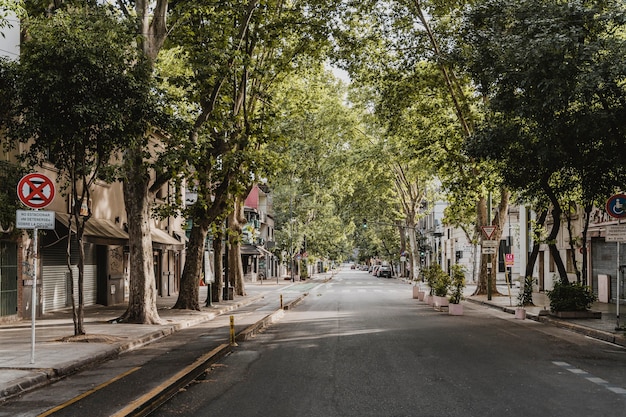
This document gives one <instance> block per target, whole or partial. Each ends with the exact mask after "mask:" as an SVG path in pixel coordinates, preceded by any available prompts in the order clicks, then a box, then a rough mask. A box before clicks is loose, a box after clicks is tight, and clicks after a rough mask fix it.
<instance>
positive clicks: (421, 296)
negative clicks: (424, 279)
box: [417, 291, 426, 301]
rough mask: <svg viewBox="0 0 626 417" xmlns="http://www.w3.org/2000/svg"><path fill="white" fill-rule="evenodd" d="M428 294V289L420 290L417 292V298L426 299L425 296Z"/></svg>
mask: <svg viewBox="0 0 626 417" xmlns="http://www.w3.org/2000/svg"><path fill="white" fill-rule="evenodd" d="M425 296H426V291H418V292H417V299H418V300H420V301H424V297H425Z"/></svg>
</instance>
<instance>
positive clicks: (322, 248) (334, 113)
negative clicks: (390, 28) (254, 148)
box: [268, 61, 370, 261]
mask: <svg viewBox="0 0 626 417" xmlns="http://www.w3.org/2000/svg"><path fill="white" fill-rule="evenodd" d="M307 67H308V68H307V69H306V70H302V71H300V72H298V73H296V74H294V75H293V76H290V77H288V78H287V79H286V80H285V82H284V83H282V84H281V88H280V89H279V90H277V95H276V100H275V103H274V104H275V110H276V112H277V117H276V119H275V123H274V124H273V127H272V129H271V130H272V132H274V133H273V134H274V135H275V136H276V137H277V138H278V140H276V141H273V142H272V143H271V144H268V148H270V149H271V151H272V152H273V153H275V154H277V155H281V158H280V160H278V161H277V166H276V169H275V171H274V172H273V173H272V174H271V175H270V176H269V177H268V183H269V185H270V187H271V189H272V193H273V195H274V198H273V201H274V210H275V221H276V241H277V246H278V247H280V248H281V249H283V250H284V251H285V252H286V253H287V255H288V259H287V261H289V260H290V259H291V258H292V256H294V255H295V254H296V253H299V252H300V251H301V250H302V249H303V248H304V240H305V238H306V251H307V253H308V254H309V256H310V257H312V258H318V259H347V258H348V257H349V256H350V250H351V241H350V236H351V234H352V232H353V231H354V230H355V225H354V223H353V222H352V219H351V216H350V214H351V213H350V212H351V209H352V208H351V206H350V204H352V203H356V202H359V201H362V200H363V199H364V198H367V195H366V194H365V193H363V194H361V195H355V186H354V184H355V181H356V180H357V178H360V177H361V176H362V175H363V173H362V170H361V169H360V168H363V167H358V166H354V165H353V164H352V163H351V162H350V159H349V158H350V156H351V154H352V152H353V151H354V148H353V146H354V138H355V137H356V136H358V135H359V134H358V133H357V131H356V130H355V127H357V126H358V117H356V115H355V112H354V111H353V109H351V108H349V107H348V106H347V104H346V102H345V97H346V87H345V86H344V85H342V84H341V83H339V82H338V81H337V80H336V79H335V78H334V77H333V76H332V74H331V73H330V72H328V71H327V70H325V69H324V67H323V64H322V63H319V62H317V63H316V62H313V61H311V62H310V64H309V65H308V66H307ZM363 171H366V170H363ZM366 192H367V193H370V191H369V190H368V191H366ZM360 223H361V221H359V227H361V224H360Z"/></svg>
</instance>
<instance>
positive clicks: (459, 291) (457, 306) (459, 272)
mask: <svg viewBox="0 0 626 417" xmlns="http://www.w3.org/2000/svg"><path fill="white" fill-rule="evenodd" d="M463 288H465V268H464V267H463V266H462V265H459V264H454V265H452V280H451V283H450V298H449V299H448V300H449V301H450V305H449V306H448V314H450V315H452V316H462V315H463V304H461V299H462V298H463Z"/></svg>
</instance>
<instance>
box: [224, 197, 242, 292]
mask: <svg viewBox="0 0 626 417" xmlns="http://www.w3.org/2000/svg"><path fill="white" fill-rule="evenodd" d="M243 205H244V202H243V198H241V197H235V201H234V210H233V211H232V213H231V214H230V215H229V217H228V229H229V233H228V241H229V242H230V245H229V246H228V249H227V250H228V251H229V253H228V266H229V268H228V271H229V276H228V278H229V282H231V283H232V285H233V286H234V289H235V294H237V295H246V290H245V286H244V281H243V263H242V261H241V232H242V229H243V224H244V222H245V221H246V218H245V217H244V211H243Z"/></svg>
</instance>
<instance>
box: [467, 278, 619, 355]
mask: <svg viewBox="0 0 626 417" xmlns="http://www.w3.org/2000/svg"><path fill="white" fill-rule="evenodd" d="M475 289H476V286H475V285H468V286H467V287H466V288H465V291H464V298H465V300H466V301H468V302H472V303H478V304H483V305H487V306H490V307H493V308H498V309H501V310H502V311H504V312H506V313H511V314H515V309H516V308H517V293H518V289H517V288H515V287H514V286H513V287H511V288H509V287H508V286H506V285H498V286H497V289H498V293H499V294H492V297H491V300H488V299H487V296H486V295H479V296H474V295H472V294H473V293H474V290H475ZM509 294H510V295H509ZM533 303H534V306H526V307H524V308H525V309H526V318H527V319H530V320H535V321H539V322H543V323H547V324H551V325H553V326H556V327H561V328H566V329H569V330H572V331H575V332H578V333H582V334H585V335H587V336H590V337H593V338H596V339H600V340H604V341H607V342H611V343H615V344H618V345H621V346H625V347H626V336H625V335H626V332H625V331H624V330H616V327H617V306H616V305H615V304H607V303H594V304H593V305H592V306H591V310H593V311H599V312H600V313H601V314H602V316H601V318H599V319H594V318H585V319H559V318H557V317H554V316H552V315H550V312H549V310H550V300H549V299H548V296H547V295H546V294H544V293H533ZM625 319H626V306H624V305H621V306H620V327H624V325H626V321H625Z"/></svg>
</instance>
